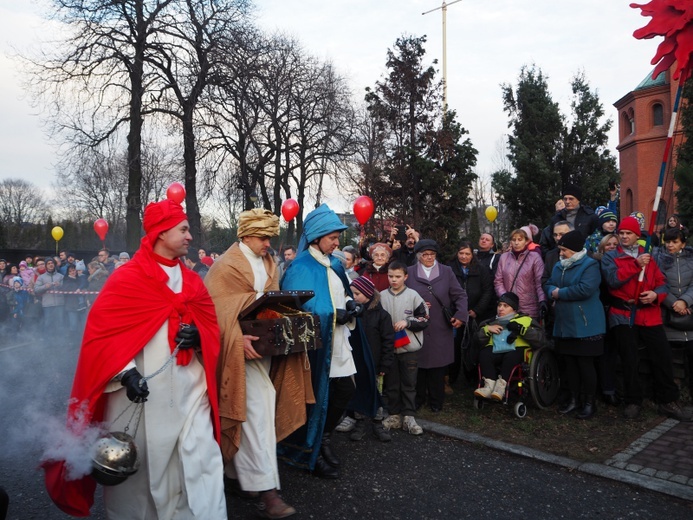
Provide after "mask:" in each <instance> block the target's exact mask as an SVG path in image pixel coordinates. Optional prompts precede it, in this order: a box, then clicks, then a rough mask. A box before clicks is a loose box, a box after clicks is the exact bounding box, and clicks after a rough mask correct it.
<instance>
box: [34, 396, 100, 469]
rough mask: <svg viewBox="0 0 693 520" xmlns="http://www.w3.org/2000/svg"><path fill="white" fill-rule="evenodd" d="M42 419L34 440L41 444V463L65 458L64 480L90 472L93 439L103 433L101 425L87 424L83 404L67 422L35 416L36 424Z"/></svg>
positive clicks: (84, 404)
mask: <svg viewBox="0 0 693 520" xmlns="http://www.w3.org/2000/svg"><path fill="white" fill-rule="evenodd" d="M39 419H42V420H43V421H45V422H44V424H43V425H42V426H41V428H39V430H37V432H36V434H37V439H36V440H37V441H38V442H39V443H40V444H41V447H42V451H43V453H42V455H41V462H50V461H65V469H66V475H65V477H66V479H67V480H78V479H80V478H82V477H84V476H86V475H89V474H90V473H91V470H92V459H93V457H94V452H95V447H94V446H95V444H96V441H97V440H98V439H99V438H101V437H103V436H104V435H105V434H106V430H105V428H104V427H103V426H102V425H100V424H92V425H89V423H88V411H87V407H86V403H82V404H81V405H80V407H79V408H78V409H77V411H76V412H75V419H74V420H71V421H69V422H66V421H65V420H64V419H63V420H60V419H57V418H55V417H48V418H47V420H46V418H45V416H40V415H37V416H35V421H34V423H35V424H38V421H39Z"/></svg>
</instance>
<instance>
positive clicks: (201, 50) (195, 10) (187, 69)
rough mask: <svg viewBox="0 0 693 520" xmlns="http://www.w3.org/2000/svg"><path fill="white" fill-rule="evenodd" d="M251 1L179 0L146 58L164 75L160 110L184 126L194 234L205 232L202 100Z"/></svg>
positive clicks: (188, 208)
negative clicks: (222, 49)
mask: <svg viewBox="0 0 693 520" xmlns="http://www.w3.org/2000/svg"><path fill="white" fill-rule="evenodd" d="M249 5H250V2H248V1H247V0H176V1H174V2H172V3H171V6H170V9H168V10H166V11H164V12H162V14H161V16H160V19H159V23H160V27H159V31H158V33H157V36H156V42H155V43H154V44H153V49H154V50H153V52H152V53H150V54H148V55H146V56H145V57H144V59H145V60H146V61H147V63H148V64H150V65H151V66H152V67H153V68H154V69H155V70H156V71H157V74H158V75H159V76H160V78H159V81H160V88H161V90H160V92H159V94H158V96H159V98H158V101H159V104H160V106H159V108H158V109H157V110H158V111H159V112H162V113H165V114H168V115H169V116H171V117H173V118H175V119H176V120H178V121H179V123H180V125H181V127H182V137H183V163H184V166H185V191H186V197H185V203H186V212H187V214H188V220H189V222H190V231H191V233H192V235H193V236H200V235H201V232H202V224H201V218H200V208H199V203H198V195H197V150H196V134H195V126H196V122H197V121H198V120H197V119H196V114H197V111H198V105H199V103H200V100H201V97H202V94H203V92H204V90H205V88H206V87H207V85H208V84H209V83H210V82H214V81H215V79H214V76H215V71H216V69H217V67H218V66H217V63H216V59H215V58H216V57H217V56H218V53H217V52H216V50H217V48H218V47H219V46H220V45H221V44H222V42H224V41H226V40H228V39H231V40H233V35H234V33H235V32H236V31H237V30H238V28H239V26H241V25H242V23H244V21H245V18H246V15H247V12H248V9H249ZM226 47H228V45H226Z"/></svg>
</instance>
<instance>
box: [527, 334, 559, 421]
mask: <svg viewBox="0 0 693 520" xmlns="http://www.w3.org/2000/svg"><path fill="white" fill-rule="evenodd" d="M560 386H561V381H560V376H559V374H558V361H557V360H556V355H555V354H554V353H553V351H552V350H551V349H549V348H546V347H544V348H541V349H539V350H536V351H535V352H534V353H533V354H532V362H531V364H530V367H529V390H530V392H531V394H532V399H533V400H534V403H535V404H536V405H537V406H538V407H539V408H542V409H543V408H546V407H548V406H551V405H552V404H553V402H554V401H555V400H556V397H558V392H559V390H560Z"/></svg>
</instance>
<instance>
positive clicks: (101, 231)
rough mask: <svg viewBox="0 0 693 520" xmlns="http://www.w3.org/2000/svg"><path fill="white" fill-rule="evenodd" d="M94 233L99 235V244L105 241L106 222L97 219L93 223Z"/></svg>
mask: <svg viewBox="0 0 693 520" xmlns="http://www.w3.org/2000/svg"><path fill="white" fill-rule="evenodd" d="M94 231H96V234H97V235H99V238H100V239H101V242H103V241H104V240H106V233H108V222H106V220H105V219H102V218H100V219H98V220H97V221H96V222H94Z"/></svg>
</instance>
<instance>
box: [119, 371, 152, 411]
mask: <svg viewBox="0 0 693 520" xmlns="http://www.w3.org/2000/svg"><path fill="white" fill-rule="evenodd" d="M141 380H142V374H140V373H139V372H138V371H137V369H136V368H131V369H130V370H128V371H127V372H125V373H124V374H123V377H121V378H120V384H121V385H123V386H124V387H125V390H126V392H127V394H128V399H130V401H132V402H133V403H143V402H145V401H146V400H147V396H148V395H149V388H148V387H147V382H146V381H142V382H141V383H140V381H141Z"/></svg>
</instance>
